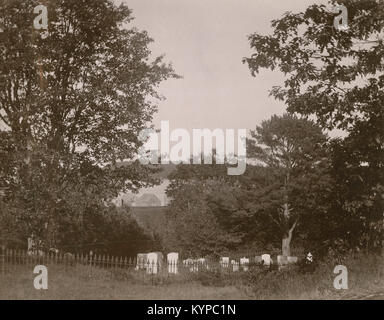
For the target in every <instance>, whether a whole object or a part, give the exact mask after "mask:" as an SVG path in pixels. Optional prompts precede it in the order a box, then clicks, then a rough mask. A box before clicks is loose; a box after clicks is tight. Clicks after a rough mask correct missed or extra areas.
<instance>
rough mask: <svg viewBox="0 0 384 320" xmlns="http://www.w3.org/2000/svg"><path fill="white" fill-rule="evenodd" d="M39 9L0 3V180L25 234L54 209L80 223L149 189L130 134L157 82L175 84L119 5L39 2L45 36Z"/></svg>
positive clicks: (144, 119)
mask: <svg viewBox="0 0 384 320" xmlns="http://www.w3.org/2000/svg"><path fill="white" fill-rule="evenodd" d="M39 4H40V3H39V1H35V0H12V1H8V0H1V1H0V21H1V22H2V25H1V29H2V30H1V32H0V38H1V41H0V51H1V55H0V77H1V78H0V120H1V124H0V128H1V129H0V130H1V143H0V145H1V147H2V148H1V157H2V159H1V160H2V161H3V160H4V163H5V164H6V166H4V167H3V166H2V167H1V177H0V179H1V181H0V182H1V184H2V185H6V186H7V187H8V190H9V192H8V195H7V197H6V198H5V201H8V202H13V204H12V205H13V206H14V207H19V208H20V212H21V213H22V216H21V217H20V219H22V220H25V221H27V222H28V223H29V225H30V229H31V228H32V229H35V228H37V225H40V226H41V223H42V222H43V221H45V223H50V222H51V221H53V220H54V219H56V218H58V217H59V213H58V212H60V211H61V210H62V207H67V208H69V209H68V210H66V212H72V209H73V212H76V213H77V215H79V219H78V220H77V221H78V222H80V223H81V221H82V218H81V212H84V210H85V209H86V207H87V206H88V205H89V204H92V203H94V202H99V203H105V201H108V200H109V199H111V198H112V197H114V196H116V195H117V194H118V193H119V192H120V191H123V190H126V189H130V190H136V189H137V188H139V187H140V186H142V185H145V184H146V183H149V182H151V179H150V178H149V176H148V172H149V169H148V168H144V167H142V166H140V165H139V164H138V162H137V161H136V162H135V161H133V159H134V157H135V155H136V151H137V150H138V148H139V146H140V144H141V142H140V141H139V140H138V136H139V132H140V130H141V129H143V128H145V127H146V126H147V125H148V123H149V121H150V120H151V119H152V115H153V113H154V112H155V111H156V103H157V101H158V99H161V98H162V97H161V96H160V95H159V93H158V92H157V87H158V84H159V83H160V82H161V81H163V80H165V79H167V78H169V77H172V76H175V74H174V72H173V70H172V67H171V66H170V65H167V64H165V63H164V62H163V58H162V57H155V58H153V59H151V52H150V50H149V48H148V46H149V44H150V42H151V41H152V39H151V38H149V36H148V35H147V33H146V32H145V31H139V30H138V29H136V28H135V27H132V26H131V22H132V19H133V18H132V13H131V11H130V10H129V9H128V8H127V7H126V6H125V5H120V6H118V7H117V6H116V5H115V4H114V3H113V2H112V1H110V0H95V1H85V0H52V1H48V2H44V3H43V4H45V5H46V6H47V9H48V29H47V30H44V29H42V30H36V29H35V28H34V23H33V20H34V19H35V17H36V16H37V14H34V8H35V7H36V6H38V5H39ZM10 152H11V153H10ZM122 160H129V161H128V163H129V164H130V165H127V166H116V163H117V162H119V161H122ZM32 224H35V226H34V227H33V226H32ZM35 231H36V230H35ZM29 232H31V230H29Z"/></svg>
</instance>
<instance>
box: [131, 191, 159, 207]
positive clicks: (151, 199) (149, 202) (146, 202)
mask: <svg viewBox="0 0 384 320" xmlns="http://www.w3.org/2000/svg"><path fill="white" fill-rule="evenodd" d="M132 206H133V207H160V206H161V201H160V199H159V198H158V197H157V196H156V195H154V194H153V193H144V194H143V195H142V196H141V197H139V198H137V199H136V200H135V201H134V202H133V203H132Z"/></svg>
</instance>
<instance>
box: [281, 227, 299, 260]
mask: <svg viewBox="0 0 384 320" xmlns="http://www.w3.org/2000/svg"><path fill="white" fill-rule="evenodd" d="M296 224H297V220H296V221H295V223H294V224H293V225H292V227H291V228H290V229H289V230H288V232H287V233H286V234H284V236H283V240H282V242H281V251H282V254H283V256H286V257H288V256H290V255H291V240H292V234H293V230H295V228H296Z"/></svg>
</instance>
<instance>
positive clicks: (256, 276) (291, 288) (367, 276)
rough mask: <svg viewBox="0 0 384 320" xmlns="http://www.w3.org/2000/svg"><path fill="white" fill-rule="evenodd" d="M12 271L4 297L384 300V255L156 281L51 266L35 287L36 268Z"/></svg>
mask: <svg viewBox="0 0 384 320" xmlns="http://www.w3.org/2000/svg"><path fill="white" fill-rule="evenodd" d="M337 264H343V265H345V266H346V267H347V269H348V287H349V288H348V290H335V289H334V287H333V281H334V279H335V277H336V276H337V274H334V273H333V269H334V267H335V266H336V265H337ZM12 271H13V272H8V273H6V274H5V275H0V281H1V286H0V299H140V300H145V299H160V300H166V299H220V300H225V299H351V298H360V297H363V296H365V295H367V294H370V293H375V294H379V296H380V297H382V298H383V299H384V296H381V293H383V294H384V259H383V257H382V256H373V255H364V254H360V255H358V256H356V255H354V256H349V257H347V258H345V259H344V261H339V262H332V263H328V264H324V263H323V264H319V266H318V267H317V269H316V270H315V271H314V272H313V273H305V274H303V273H301V272H299V271H298V270H287V271H281V272H279V271H277V270H276V271H268V272H264V271H263V272H261V271H257V270H250V271H249V272H245V273H243V274H241V275H240V274H239V275H237V276H236V277H232V276H230V277H228V276H222V275H220V274H217V273H211V272H206V273H202V274H196V275H193V276H192V277H191V276H188V277H186V276H185V275H180V276H179V277H178V278H174V279H172V280H170V279H165V280H164V281H161V283H156V284H154V283H153V282H152V281H151V280H148V279H147V280H146V281H143V279H141V278H139V277H137V276H135V275H132V274H123V273H121V272H118V271H114V272H111V271H109V270H95V269H89V268H87V267H84V266H76V267H62V266H49V267H48V289H47V290H36V289H35V288H34V286H33V279H34V277H35V276H36V275H34V274H33V268H30V270H29V269H28V268H26V267H25V266H16V267H13V269H12ZM376 296H377V295H376Z"/></svg>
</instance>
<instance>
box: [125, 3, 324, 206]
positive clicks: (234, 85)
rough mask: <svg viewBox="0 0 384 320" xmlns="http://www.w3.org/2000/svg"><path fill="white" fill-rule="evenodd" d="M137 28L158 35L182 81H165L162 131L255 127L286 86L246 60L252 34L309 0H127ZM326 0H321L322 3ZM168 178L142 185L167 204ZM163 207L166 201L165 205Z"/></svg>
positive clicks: (275, 110) (156, 49)
mask: <svg viewBox="0 0 384 320" xmlns="http://www.w3.org/2000/svg"><path fill="white" fill-rule="evenodd" d="M123 2H124V3H126V4H127V5H128V6H129V7H130V8H131V9H132V10H133V15H134V16H135V20H134V21H133V22H132V24H133V25H135V26H137V27H138V28H139V29H144V30H147V31H148V33H149V35H150V36H151V37H152V38H153V39H154V40H155V42H154V43H153V44H152V45H151V49H152V51H153V54H154V55H160V54H165V55H166V61H169V62H172V64H173V66H174V68H175V70H176V72H177V73H178V74H180V75H181V76H183V79H179V80H168V81H166V82H164V83H163V84H162V85H161V86H160V92H161V93H162V94H163V95H164V96H165V97H166V98H167V100H165V101H163V102H161V103H160V105H159V112H158V113H157V114H156V116H155V118H154V123H155V126H156V128H159V127H160V121H161V120H169V121H170V127H171V129H175V128H185V129H187V130H188V131H190V132H191V130H192V129H199V128H210V129H215V128H222V129H226V128H233V129H240V128H241V129H254V128H255V126H256V125H257V124H260V122H261V121H262V120H264V119H268V118H269V117H270V116H271V115H273V114H282V113H283V112H284V111H285V106H284V104H283V103H281V102H276V101H275V100H274V99H273V98H272V97H269V96H268V91H269V90H270V89H271V88H272V86H274V85H279V84H281V83H282V79H283V78H282V75H281V74H280V73H279V72H278V71H275V72H269V71H268V72H267V71H264V72H262V73H260V74H259V75H258V76H257V77H256V78H254V77H252V76H251V74H250V71H249V69H248V67H247V66H246V65H244V64H243V63H242V58H243V57H246V56H249V55H250V53H251V50H250V47H249V43H248V39H247V36H248V35H250V34H252V33H254V32H260V33H264V34H265V33H268V32H270V31H271V28H270V22H271V20H273V19H277V18H279V17H281V15H282V14H283V13H284V12H286V11H293V12H296V11H303V10H305V8H306V7H308V6H309V5H310V4H313V3H315V2H316V1H310V0H290V1H277V0H123ZM318 2H319V1H317V3H318ZM165 187H166V183H163V184H161V185H160V186H157V187H155V188H148V189H143V190H141V192H140V193H139V196H140V195H141V194H143V193H145V192H150V193H154V194H156V195H157V196H158V197H159V198H160V199H161V200H162V202H163V201H164V190H165ZM163 204H164V203H163Z"/></svg>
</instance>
